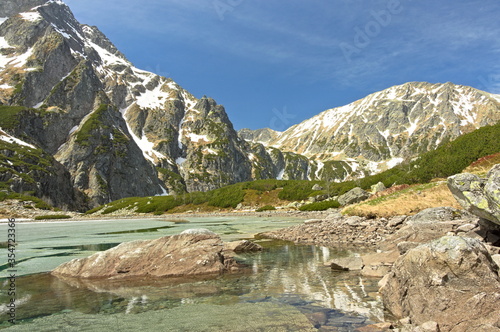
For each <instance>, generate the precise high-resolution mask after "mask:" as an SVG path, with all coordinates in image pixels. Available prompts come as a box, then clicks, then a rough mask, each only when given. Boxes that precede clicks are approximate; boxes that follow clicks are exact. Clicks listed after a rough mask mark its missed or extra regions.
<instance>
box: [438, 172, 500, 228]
mask: <svg viewBox="0 0 500 332" xmlns="http://www.w3.org/2000/svg"><path fill="white" fill-rule="evenodd" d="M448 188H449V189H450V191H451V193H452V194H453V196H454V197H455V199H456V200H457V201H458V202H459V203H460V205H462V206H463V207H464V208H465V209H466V210H468V211H470V212H471V213H473V214H475V215H477V216H479V217H481V218H484V219H487V220H490V221H492V222H494V223H496V224H499V225H500V164H497V165H495V166H493V168H492V169H491V170H490V171H489V172H488V174H487V175H486V178H485V179H482V178H480V177H479V176H477V175H475V174H469V173H463V174H457V175H454V176H451V177H449V178H448Z"/></svg>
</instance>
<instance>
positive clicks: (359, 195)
mask: <svg viewBox="0 0 500 332" xmlns="http://www.w3.org/2000/svg"><path fill="white" fill-rule="evenodd" d="M369 197H370V193H369V192H367V191H365V190H363V189H361V188H359V187H357V188H354V189H351V190H349V191H348V192H346V193H345V194H343V195H340V196H339V198H338V202H339V203H340V205H342V206H346V205H349V204H354V203H359V202H362V201H364V200H365V199H368V198H369Z"/></svg>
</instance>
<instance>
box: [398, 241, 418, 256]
mask: <svg viewBox="0 0 500 332" xmlns="http://www.w3.org/2000/svg"><path fill="white" fill-rule="evenodd" d="M419 245H420V243H418V242H411V241H403V242H399V243H398V244H397V247H398V251H399V254H400V255H404V254H406V253H407V252H408V250H411V249H413V248H416V247H418V246H419Z"/></svg>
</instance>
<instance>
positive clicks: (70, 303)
mask: <svg viewBox="0 0 500 332" xmlns="http://www.w3.org/2000/svg"><path fill="white" fill-rule="evenodd" d="M302 222H303V220H302V219H297V218H285V217H239V216H234V217H211V218H202V217H188V218H186V219H183V220H179V219H168V218H164V219H158V218H151V219H118V220H86V221H60V222H56V221H54V222H18V223H16V242H17V246H16V248H15V254H16V266H15V269H16V278H15V292H16V295H15V298H16V301H15V304H16V309H15V314H16V317H15V318H16V324H15V325H13V324H11V323H10V322H9V319H10V317H9V315H8V312H9V308H8V307H7V305H8V304H9V303H10V299H11V297H12V296H9V294H8V293H9V292H8V291H9V287H10V286H11V281H9V279H8V277H9V270H10V268H9V266H8V264H7V263H6V262H7V254H8V250H7V248H5V246H2V248H0V255H2V256H3V257H2V259H1V260H0V263H1V264H2V265H0V278H1V279H0V282H1V283H2V287H1V292H0V329H3V330H5V331H94V332H95V331H137V330H145V331H318V330H319V331H354V330H356V329H357V328H359V327H362V326H365V325H368V324H372V323H377V322H381V321H383V320H384V310H383V304H382V300H381V298H380V296H379V295H378V293H377V290H378V286H377V283H378V281H379V279H378V278H367V277H363V276H361V275H360V274H359V273H355V272H336V271H332V270H331V269H330V267H328V266H326V265H325V262H328V261H329V260H331V259H332V258H334V257H336V256H348V255H353V254H354V253H353V252H350V251H347V250H341V249H331V248H325V247H316V246H310V245H307V246H306V245H295V244H293V243H290V242H283V241H274V240H267V239H257V240H256V239H254V235H255V234H258V233H261V232H266V231H271V230H275V229H280V228H284V227H288V226H292V225H295V224H298V223H302ZM190 228H207V229H209V230H211V231H213V232H215V233H217V234H219V235H220V236H221V237H222V239H223V240H224V241H234V240H241V239H249V240H252V241H254V242H256V243H258V244H260V245H261V246H263V247H264V250H263V251H262V252H258V253H247V254H240V255H238V256H236V258H237V259H238V261H241V262H243V263H245V264H246V265H247V266H248V269H246V271H245V272H244V273H234V274H226V275H222V276H216V277H203V278H176V279H170V278H168V279H154V280H133V281H124V280H120V281H119V282H118V281H114V282H113V281H109V280H93V281H89V280H70V281H68V280H62V279H59V278H57V277H54V276H51V275H50V274H49V271H51V270H52V269H54V268H55V267H57V266H58V265H59V264H61V263H63V262H67V261H69V260H71V259H73V258H80V257H86V256H89V255H91V254H93V253H95V252H97V251H101V250H106V249H109V248H112V247H114V246H116V245H118V244H119V243H121V242H126V241H132V240H138V239H141V240H143V239H155V238H159V237H162V236H167V235H173V234H178V233H180V232H182V231H183V230H186V229H190ZM7 232H8V225H7V224H6V223H1V224H0V234H5V235H7ZM6 237H7V236H5V238H6ZM0 242H1V241H0ZM0 257H1V256H0Z"/></svg>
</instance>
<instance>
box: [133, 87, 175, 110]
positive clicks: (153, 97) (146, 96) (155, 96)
mask: <svg viewBox="0 0 500 332" xmlns="http://www.w3.org/2000/svg"><path fill="white" fill-rule="evenodd" d="M165 97H167V98H165ZM167 99H168V94H166V93H165V92H163V91H162V85H161V84H158V86H156V88H154V89H153V90H146V92H144V93H143V94H141V95H140V96H139V97H137V100H136V103H137V105H139V106H140V107H142V108H160V107H162V106H163V104H164V103H165V101H166V100H167Z"/></svg>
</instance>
